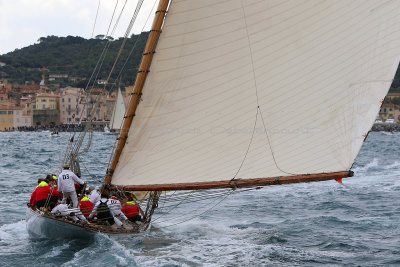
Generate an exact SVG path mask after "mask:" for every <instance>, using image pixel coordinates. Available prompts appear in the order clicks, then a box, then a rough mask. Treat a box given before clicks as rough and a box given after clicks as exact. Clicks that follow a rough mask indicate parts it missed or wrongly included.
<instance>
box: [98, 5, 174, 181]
mask: <svg viewBox="0 0 400 267" xmlns="http://www.w3.org/2000/svg"><path fill="white" fill-rule="evenodd" d="M168 5H169V0H160V2H159V3H158V7H157V11H156V15H155V17H154V21H153V26H152V29H151V31H150V35H149V37H148V39H147V44H146V48H145V51H144V53H143V57H142V61H141V63H140V66H139V70H138V73H137V76H136V81H135V85H134V89H133V93H132V95H131V99H130V101H129V106H128V110H127V112H126V114H125V117H124V122H123V124H122V127H121V132H120V135H119V138H118V143H117V146H116V149H115V153H114V157H113V160H112V162H111V165H110V167H109V168H108V170H107V174H106V177H105V184H106V185H108V184H110V182H111V179H112V175H113V172H114V170H115V167H116V166H117V163H118V160H119V157H120V155H121V153H122V150H123V148H124V146H125V143H126V139H127V138H128V133H129V128H130V126H131V124H132V120H133V117H134V116H135V112H136V108H137V106H138V104H139V101H140V98H141V95H142V90H143V86H144V84H145V81H146V78H147V73H148V72H149V68H150V64H151V60H152V59H153V54H154V51H155V48H156V45H157V41H158V38H159V36H160V33H161V27H162V25H163V23H164V18H165V15H166V13H167V8H168Z"/></svg>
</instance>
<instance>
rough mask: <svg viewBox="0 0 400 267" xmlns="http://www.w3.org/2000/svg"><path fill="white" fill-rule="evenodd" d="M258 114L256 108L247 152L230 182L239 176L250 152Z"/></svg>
mask: <svg viewBox="0 0 400 267" xmlns="http://www.w3.org/2000/svg"><path fill="white" fill-rule="evenodd" d="M258 112H259V108H258V107H257V113H256V119H255V121H254V126H253V132H252V133H251V138H250V142H249V145H248V146H247V150H246V153H245V154H244V157H243V160H242V163H240V166H239V169H238V170H237V172H236V173H235V175H234V176H233V178H232V179H231V181H233V180H234V179H236V176H237V175H238V174H239V172H240V170H241V169H242V166H243V164H244V162H245V160H246V158H247V154H248V153H249V150H250V146H251V144H252V143H253V138H254V133H255V131H256V126H257V118H258Z"/></svg>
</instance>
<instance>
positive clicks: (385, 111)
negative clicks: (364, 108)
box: [379, 103, 395, 120]
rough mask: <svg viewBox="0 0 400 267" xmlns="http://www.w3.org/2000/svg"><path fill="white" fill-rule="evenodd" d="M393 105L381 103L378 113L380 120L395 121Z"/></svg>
mask: <svg viewBox="0 0 400 267" xmlns="http://www.w3.org/2000/svg"><path fill="white" fill-rule="evenodd" d="M394 113H395V105H394V104H390V103H383V104H382V106H381V109H380V111H379V116H380V117H381V118H382V120H387V119H395V114H394Z"/></svg>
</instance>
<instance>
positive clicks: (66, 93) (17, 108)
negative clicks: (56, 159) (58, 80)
mask: <svg viewBox="0 0 400 267" xmlns="http://www.w3.org/2000/svg"><path fill="white" fill-rule="evenodd" d="M126 89H127V92H128V93H125V94H124V97H123V98H124V103H125V105H126V104H127V101H128V95H129V91H128V90H131V89H132V88H130V87H127V88H126ZM116 98H117V91H116V90H115V91H113V92H111V93H110V92H108V91H107V90H106V89H104V88H101V85H99V86H98V87H97V88H91V89H90V90H87V91H85V90H84V89H83V88H75V87H69V86H67V87H65V88H59V89H56V90H54V89H52V90H50V89H49V88H48V87H46V86H44V85H37V84H24V85H20V84H8V83H7V80H0V131H40V130H52V129H53V130H57V131H77V130H80V129H81V128H80V125H81V123H80V122H84V121H86V120H87V118H88V113H89V112H90V110H92V104H91V103H94V102H96V103H97V107H96V109H95V114H92V115H93V116H92V117H93V118H94V121H96V123H95V125H96V126H97V127H96V129H97V130H102V129H103V128H104V126H105V125H106V124H107V122H108V121H109V120H110V119H111V116H112V112H113V109H114V105H115V102H116Z"/></svg>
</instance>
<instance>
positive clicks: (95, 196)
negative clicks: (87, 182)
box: [88, 186, 100, 205]
mask: <svg viewBox="0 0 400 267" xmlns="http://www.w3.org/2000/svg"><path fill="white" fill-rule="evenodd" d="M88 197H89V200H90V201H91V202H92V203H93V204H94V205H96V203H97V202H98V201H99V200H100V194H99V193H98V192H97V190H96V189H95V188H94V186H91V187H89V190H88Z"/></svg>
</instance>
